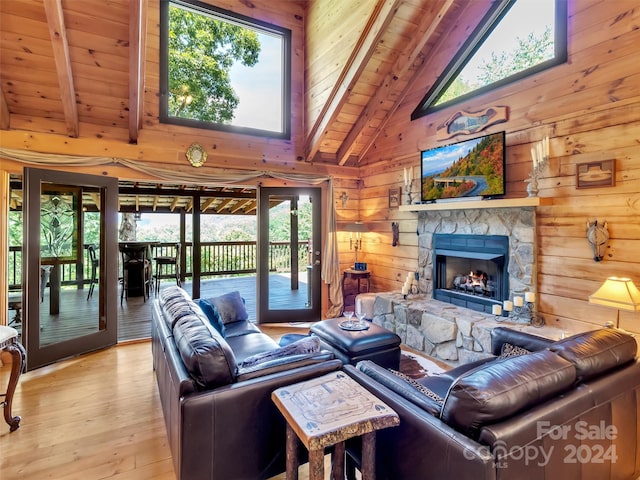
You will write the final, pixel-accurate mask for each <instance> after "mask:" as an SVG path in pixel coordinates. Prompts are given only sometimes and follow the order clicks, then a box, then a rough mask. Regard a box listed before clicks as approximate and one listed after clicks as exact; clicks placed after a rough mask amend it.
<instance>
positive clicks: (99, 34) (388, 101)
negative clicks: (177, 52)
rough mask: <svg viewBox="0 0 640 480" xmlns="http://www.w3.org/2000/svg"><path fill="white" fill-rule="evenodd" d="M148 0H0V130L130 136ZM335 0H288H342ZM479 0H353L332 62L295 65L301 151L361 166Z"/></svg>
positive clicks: (139, 97) (331, 0)
mask: <svg viewBox="0 0 640 480" xmlns="http://www.w3.org/2000/svg"><path fill="white" fill-rule="evenodd" d="M153 1H154V0H130V1H129V0H81V1H80V0H2V1H0V17H1V20H0V29H1V35H2V37H1V46H0V82H1V90H0V135H1V130H9V129H12V130H24V131H35V132H43V133H52V134H59V135H65V136H69V137H77V136H78V135H79V131H80V127H79V126H80V125H81V124H85V123H86V124H91V125H95V126H99V127H102V128H105V129H121V130H122V129H124V130H126V131H128V136H129V142H130V143H135V142H136V141H137V139H138V135H139V132H140V128H141V125H142V118H143V115H144V113H145V112H144V108H143V107H144V102H143V99H144V95H143V94H144V89H143V88H144V78H145V61H144V54H145V51H146V46H145V39H146V28H147V25H150V22H149V19H148V18H147V14H148V4H147V2H153ZM156 1H157V0H156ZM242 1H243V2H244V1H246V0H242ZM336 2H339V3H336ZM342 2H343V0H323V1H322V2H319V0H317V1H316V0H314V2H306V1H303V2H296V4H297V5H303V6H305V8H309V7H308V6H309V5H311V4H312V3H314V4H315V5H318V3H320V5H322V7H320V8H325V7H324V5H325V4H326V5H327V8H328V9H330V8H332V7H336V8H337V7H338V6H340V8H345V7H344V5H345V4H344V3H342ZM491 3H492V1H491V0H481V1H475V2H468V1H467V0H366V1H363V2H361V1H355V0H354V2H353V6H354V9H356V10H357V12H358V15H359V19H360V20H359V21H360V22H361V25H360V26H357V28H352V29H350V30H349V31H352V34H351V36H352V38H351V39H350V40H349V41H345V42H342V43H341V45H340V47H339V48H341V49H344V45H348V46H349V50H348V51H342V50H340V55H341V61H339V62H335V61H334V62H331V61H324V62H320V63H321V64H322V74H321V75H320V74H319V73H317V72H315V73H314V71H313V69H312V68H307V71H306V72H305V74H306V75H307V76H310V75H315V77H314V78H306V81H305V85H306V88H307V90H308V91H307V92H306V93H305V97H306V98H307V99H313V100H307V107H306V108H308V109H311V110H312V111H310V112H308V114H307V115H306V118H307V122H308V126H307V132H306V138H305V154H306V158H305V160H306V161H308V162H309V161H313V162H317V163H327V164H333V165H335V166H341V165H346V166H357V165H362V163H361V161H362V159H363V158H364V157H365V155H366V154H367V152H368V151H369V150H370V149H371V148H372V146H374V145H375V141H376V138H377V137H378V135H380V134H381V132H383V131H384V127H385V125H386V122H387V121H388V120H389V118H390V117H391V115H392V114H393V112H394V111H395V110H396V109H397V108H398V105H399V104H400V103H401V102H402V101H403V100H404V99H405V97H406V95H407V93H408V92H409V90H410V88H411V86H412V85H413V84H414V83H415V82H416V78H418V77H419V76H420V75H422V74H423V73H424V71H425V68H427V65H426V64H428V62H429V59H431V58H433V57H434V56H435V54H436V53H437V51H438V49H441V48H443V47H444V46H447V48H450V44H451V42H454V41H455V43H456V44H457V45H460V44H461V42H463V41H464V38H465V36H466V35H468V34H469V33H470V31H469V28H470V26H469V25H468V23H469V20H468V19H469V17H470V16H471V15H473V17H474V18H477V19H479V18H481V17H482V15H483V14H484V12H486V10H487V9H488V8H489V7H490V5H491ZM461 18H466V20H464V21H466V22H467V23H461V22H462V20H461ZM334 21H336V22H339V21H340V19H334ZM328 28H331V29H334V30H335V29H336V28H337V29H339V28H340V27H339V26H338V24H332V25H329V26H328ZM307 30H308V29H307ZM345 31H347V30H345ZM354 32H355V33H354ZM454 39H455V40H454ZM345 40H347V39H345ZM333 52H334V53H333V54H334V55H335V54H336V53H335V52H337V51H336V50H333ZM329 55H331V53H328V54H327V56H329ZM317 59H320V58H319V57H318V58H317ZM320 60H322V59H320ZM430 68H433V65H430ZM105 72H109V74H108V75H105ZM431 74H433V72H431ZM320 77H322V78H327V79H330V80H329V83H330V84H328V85H322V79H321V78H320ZM34 119H37V122H36V121H34ZM154 187H155V186H154Z"/></svg>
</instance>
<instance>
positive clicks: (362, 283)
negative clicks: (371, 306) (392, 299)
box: [342, 268, 371, 308]
mask: <svg viewBox="0 0 640 480" xmlns="http://www.w3.org/2000/svg"><path fill="white" fill-rule="evenodd" d="M348 281H352V283H353V285H352V288H348V285H347V282H348ZM354 287H355V288H354ZM370 288H371V272H370V271H369V270H355V269H353V268H348V269H346V270H345V271H344V273H343V275H342V296H343V303H344V307H345V308H346V307H347V306H351V305H354V306H355V304H356V297H357V296H358V294H359V293H368V292H369V289H370Z"/></svg>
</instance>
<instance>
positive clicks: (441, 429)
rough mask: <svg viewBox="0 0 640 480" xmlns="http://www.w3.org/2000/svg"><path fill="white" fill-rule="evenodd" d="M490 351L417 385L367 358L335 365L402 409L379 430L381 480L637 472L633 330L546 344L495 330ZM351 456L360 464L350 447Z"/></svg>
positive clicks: (638, 410)
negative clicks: (397, 421) (480, 358)
mask: <svg viewBox="0 0 640 480" xmlns="http://www.w3.org/2000/svg"><path fill="white" fill-rule="evenodd" d="M505 344H508V345H507V347H504V345H505ZM521 347H522V348H524V350H522V349H521ZM492 348H493V353H494V354H496V355H497V357H496V358H495V359H491V360H488V361H487V360H484V361H480V362H477V363H475V364H469V365H463V366H461V367H458V368H457V369H454V370H451V371H449V372H447V373H445V374H443V375H440V376H435V377H426V378H425V379H423V380H421V381H419V382H415V381H413V380H410V379H406V378H402V377H401V376H399V375H397V374H393V373H391V372H390V371H388V370H386V369H383V368H380V367H379V366H377V365H375V364H373V363H371V362H369V361H364V362H360V363H359V364H358V365H357V367H353V366H351V365H346V366H345V367H344V368H345V371H347V373H348V374H349V375H351V376H352V377H353V378H355V379H356V380H357V381H358V382H359V383H361V384H362V385H363V386H365V387H366V388H367V389H368V390H370V391H371V392H372V393H374V394H375V395H376V396H378V397H379V398H380V399H381V400H383V401H384V402H385V403H387V404H388V405H389V406H391V407H392V408H393V409H394V410H395V411H396V412H397V413H398V414H399V415H400V426H399V427H397V428H391V429H386V430H382V431H380V432H378V437H377V449H376V470H377V478H378V479H389V480H403V479H406V480H429V479H434V480H445V479H453V478H455V479H457V480H458V479H471V480H493V479H500V480H506V479H509V480H527V479H535V480H543V479H561V480H572V479H576V480H577V479H594V480H595V479H597V480H605V479H629V480H631V479H636V478H637V477H638V476H639V475H640V363H639V361H638V359H637V358H636V350H637V344H636V341H635V339H634V338H633V337H631V336H630V335H627V334H626V333H623V332H621V331H619V330H616V329H601V330H596V331H592V332H586V333H582V334H578V335H575V336H572V337H569V338H566V339H563V340H560V341H557V342H551V341H549V340H546V339H543V338H540V337H536V336H533V335H527V334H524V333H520V332H516V331H513V330H509V329H507V328H502V327H501V328H497V329H495V330H494V332H493V334H492ZM503 352H504V353H505V354H504V355H503V356H502V357H504V358H502V357H500V355H501V354H502V353H503ZM348 451H349V452H350V455H351V457H352V458H353V459H354V460H353V461H354V462H355V463H356V464H357V463H358V461H359V448H358V445H357V443H355V444H352V445H349V447H348Z"/></svg>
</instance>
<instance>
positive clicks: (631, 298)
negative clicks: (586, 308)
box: [589, 277, 640, 328]
mask: <svg viewBox="0 0 640 480" xmlns="http://www.w3.org/2000/svg"><path fill="white" fill-rule="evenodd" d="M589 303H594V304H596V305H604V306H606V307H612V308H615V309H617V315H616V324H615V328H619V327H620V310H621V309H622V310H630V311H634V312H638V311H640V291H639V290H638V287H636V286H635V285H634V284H633V282H632V281H631V279H629V278H620V277H609V278H607V279H606V280H605V282H604V283H603V284H602V285H601V286H600V288H599V289H598V290H597V291H596V292H595V293H592V294H591V295H589ZM613 326H614V325H613V322H607V323H605V327H609V328H611V327H613Z"/></svg>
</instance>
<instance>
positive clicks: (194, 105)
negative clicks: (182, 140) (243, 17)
mask: <svg viewBox="0 0 640 480" xmlns="http://www.w3.org/2000/svg"><path fill="white" fill-rule="evenodd" d="M259 54H260V42H259V41H258V35H257V33H256V32H255V31H253V30H249V29H247V28H243V27H240V26H238V25H235V24H232V23H228V22H224V21H221V20H216V19H214V18H212V17H209V16H205V15H201V14H199V13H195V12H193V11H190V10H185V9H183V8H179V7H176V6H170V7H169V98H168V102H169V104H168V111H169V115H171V116H174V117H182V118H190V119H196V120H202V121H208V122H215V123H226V124H228V123H230V122H231V120H232V119H233V117H234V113H233V112H234V110H235V108H236V107H237V106H238V103H239V98H238V96H237V95H236V92H235V91H234V89H233V86H232V85H231V79H230V76H229V70H230V69H231V67H232V66H233V64H234V62H236V61H239V62H241V63H242V64H243V65H246V66H249V67H251V66H253V65H255V64H256V63H257V62H258V56H259Z"/></svg>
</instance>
